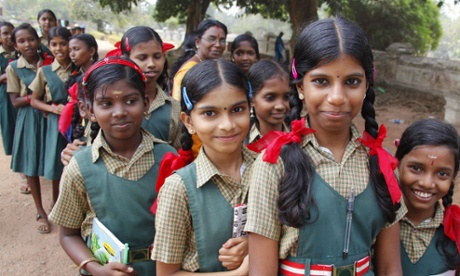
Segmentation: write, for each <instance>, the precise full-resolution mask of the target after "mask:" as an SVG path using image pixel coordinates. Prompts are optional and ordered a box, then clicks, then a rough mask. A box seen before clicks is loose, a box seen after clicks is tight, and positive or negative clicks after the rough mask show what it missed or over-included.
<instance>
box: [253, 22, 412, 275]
mask: <svg viewBox="0 0 460 276" xmlns="http://www.w3.org/2000/svg"><path fill="white" fill-rule="evenodd" d="M373 68H374V66H373V57H372V51H371V48H370V46H369V43H368V40H367V39H366V37H365V35H364V32H363V31H362V29H361V28H359V27H358V26H357V25H355V24H353V23H351V22H350V21H348V20H346V19H344V18H340V17H338V18H333V19H323V20H318V21H315V22H313V23H311V24H310V25H308V26H307V27H306V28H305V29H304V30H303V31H302V32H301V33H300V35H299V37H298V39H297V42H296V46H295V50H294V59H293V61H292V76H293V81H294V83H295V89H296V90H297V93H293V94H292V95H291V103H293V105H292V106H291V115H292V119H293V120H294V121H293V122H292V126H291V127H292V130H291V132H290V133H286V134H284V133H282V132H279V133H278V134H279V135H278V136H279V137H278V138H276V139H273V140H271V141H264V137H263V138H262V139H260V140H259V141H258V142H257V143H259V142H260V144H261V145H263V144H265V145H266V144H267V143H268V147H267V149H266V151H265V153H264V154H262V156H260V157H259V158H258V159H257V160H256V161H255V163H254V165H253V171H256V172H257V174H253V175H252V177H251V179H250V180H249V181H250V182H249V183H251V189H250V191H249V202H248V221H247V224H246V228H245V230H246V231H248V232H250V233H249V254H250V256H251V261H250V274H251V275H252V274H253V275H278V273H279V274H280V275H338V274H340V272H341V271H348V272H349V273H350V274H348V275H374V272H373V270H371V269H370V265H369V264H370V251H371V246H372V245H374V247H375V258H376V260H377V262H376V267H375V268H374V270H375V271H376V274H378V275H401V262H400V258H399V250H398V243H399V223H398V221H399V219H400V218H401V217H403V216H404V214H405V211H406V209H405V207H403V208H399V207H400V203H399V202H400V197H401V192H400V190H399V187H398V184H397V181H396V178H395V176H394V173H393V170H394V169H395V168H396V164H397V161H396V160H394V159H395V158H394V157H392V156H391V155H390V154H389V153H388V152H387V151H386V150H385V149H383V147H382V140H383V138H384V137H385V131H386V129H385V128H384V126H382V127H381V128H380V130H379V128H378V124H377V122H376V121H375V111H374V107H373V102H374V89H373V81H372V76H373ZM301 99H305V104H306V105H307V110H308V115H307V117H306V118H302V119H301V120H298V119H299V115H300V111H301V109H302V102H301ZM360 111H361V114H362V116H363V118H364V119H365V132H364V135H363V137H362V138H361V137H360V135H359V133H358V130H357V128H356V126H355V125H354V124H353V122H352V121H353V119H354V118H355V116H356V115H357V114H358V113H359V112H360ZM307 126H309V127H311V129H309V128H307ZM265 136H267V137H268V135H267V134H266V135H265ZM283 145H284V146H283ZM262 148H263V147H262ZM280 152H281V154H280ZM381 171H383V172H384V173H383V174H382V173H381ZM401 206H404V205H401ZM398 208H399V211H398V212H397V211H396V210H398ZM374 241H375V244H374Z"/></svg>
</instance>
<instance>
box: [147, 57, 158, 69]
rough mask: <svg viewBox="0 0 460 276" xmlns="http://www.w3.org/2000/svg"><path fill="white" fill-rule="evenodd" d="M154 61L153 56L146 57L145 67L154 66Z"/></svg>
mask: <svg viewBox="0 0 460 276" xmlns="http://www.w3.org/2000/svg"><path fill="white" fill-rule="evenodd" d="M155 65H156V64H155V61H154V60H153V58H148V59H147V67H149V68H154V67H155Z"/></svg>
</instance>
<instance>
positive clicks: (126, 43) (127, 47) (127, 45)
mask: <svg viewBox="0 0 460 276" xmlns="http://www.w3.org/2000/svg"><path fill="white" fill-rule="evenodd" d="M125 48H126V52H128V53H129V52H131V47H130V46H129V42H128V37H126V38H125Z"/></svg>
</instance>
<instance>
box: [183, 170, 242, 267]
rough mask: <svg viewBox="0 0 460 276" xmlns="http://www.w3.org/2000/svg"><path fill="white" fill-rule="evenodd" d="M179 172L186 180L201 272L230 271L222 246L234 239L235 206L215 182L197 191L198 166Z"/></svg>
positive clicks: (209, 182)
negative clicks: (226, 265) (221, 253)
mask: <svg viewBox="0 0 460 276" xmlns="http://www.w3.org/2000/svg"><path fill="white" fill-rule="evenodd" d="M176 173H177V174H179V175H180V176H181V178H182V180H183V181H184V183H185V188H186V191H187V197H188V199H189V205H190V213H191V214H192V222H193V229H194V232H195V240H196V248H197V251H198V262H199V264H200V272H218V271H225V270H227V269H226V268H224V267H223V266H222V263H221V262H220V261H219V259H218V257H219V249H220V248H221V247H222V244H224V243H225V242H226V241H227V240H228V239H230V238H231V237H232V224H233V208H232V206H231V205H230V204H229V203H228V202H227V201H226V200H225V198H224V197H223V196H222V194H221V192H220V190H219V188H218V187H217V186H216V184H214V183H213V182H212V181H208V182H207V183H206V184H204V185H203V186H201V187H200V188H197V184H196V165H195V163H192V164H190V165H188V166H186V167H185V168H182V169H180V170H178V171H176Z"/></svg>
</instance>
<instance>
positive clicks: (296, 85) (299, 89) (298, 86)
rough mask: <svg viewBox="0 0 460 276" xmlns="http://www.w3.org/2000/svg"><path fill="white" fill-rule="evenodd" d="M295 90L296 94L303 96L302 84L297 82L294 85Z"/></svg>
mask: <svg viewBox="0 0 460 276" xmlns="http://www.w3.org/2000/svg"><path fill="white" fill-rule="evenodd" d="M295 88H296V89H297V93H299V94H303V93H304V91H303V82H302V81H301V82H298V83H296V84H295Z"/></svg>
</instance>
